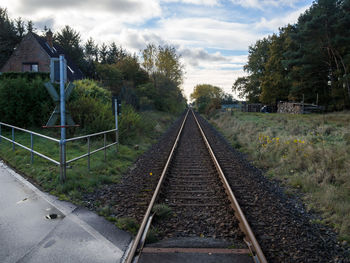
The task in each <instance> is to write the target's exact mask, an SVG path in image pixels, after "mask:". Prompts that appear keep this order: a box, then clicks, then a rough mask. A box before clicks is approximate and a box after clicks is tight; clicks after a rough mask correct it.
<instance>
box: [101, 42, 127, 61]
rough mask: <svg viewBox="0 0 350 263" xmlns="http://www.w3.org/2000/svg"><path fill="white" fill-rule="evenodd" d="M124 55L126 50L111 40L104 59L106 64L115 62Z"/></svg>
mask: <svg viewBox="0 0 350 263" xmlns="http://www.w3.org/2000/svg"><path fill="white" fill-rule="evenodd" d="M126 56H127V52H126V51H124V50H123V48H122V47H118V46H117V45H116V43H115V42H112V44H111V45H110V46H109V49H108V52H107V58H106V61H107V63H108V64H115V63H117V62H118V61H120V60H122V59H124V58H125V57H126Z"/></svg>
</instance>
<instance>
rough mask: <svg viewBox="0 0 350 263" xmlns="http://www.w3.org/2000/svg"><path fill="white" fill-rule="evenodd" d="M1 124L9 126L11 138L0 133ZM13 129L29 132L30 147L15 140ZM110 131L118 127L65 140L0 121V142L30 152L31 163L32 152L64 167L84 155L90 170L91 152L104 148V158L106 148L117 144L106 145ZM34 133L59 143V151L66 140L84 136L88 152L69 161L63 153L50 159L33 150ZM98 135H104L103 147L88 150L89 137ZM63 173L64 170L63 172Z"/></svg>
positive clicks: (114, 130) (116, 142)
mask: <svg viewBox="0 0 350 263" xmlns="http://www.w3.org/2000/svg"><path fill="white" fill-rule="evenodd" d="M2 126H4V127H8V128H10V129H12V139H11V138H8V137H5V136H3V135H2V133H1V132H2V131H1V127H2ZM14 130H19V131H22V132H26V133H28V134H30V136H31V139H30V140H31V147H30V148H29V147H27V146H24V145H23V144H21V143H18V142H16V141H15V136H14ZM111 132H118V129H112V130H107V131H102V132H97V133H93V134H88V135H84V136H79V137H75V138H70V139H67V140H59V139H56V138H52V137H50V136H46V135H43V134H40V133H37V132H33V131H30V130H27V129H23V128H20V127H16V126H14V125H10V124H7V123H3V122H0V142H1V138H3V139H5V140H6V141H9V142H10V143H12V144H13V150H15V145H17V146H19V147H21V148H23V149H25V150H27V151H29V152H31V163H33V156H34V154H36V155H38V156H40V157H42V158H44V159H46V160H48V161H50V162H52V163H54V164H56V165H60V166H64V167H65V166H66V165H67V164H69V163H72V162H74V161H77V160H80V159H82V158H84V157H87V158H88V170H90V156H91V155H92V154H95V153H97V152H99V151H102V150H104V152H105V153H104V159H105V160H106V150H107V148H109V147H111V146H113V145H116V144H118V141H115V142H112V143H110V144H108V145H107V144H106V137H107V133H111ZM34 135H35V136H38V137H41V138H44V139H47V140H51V141H54V142H57V143H59V147H60V148H61V149H60V152H61V151H62V147H65V144H66V143H67V142H71V141H76V140H80V139H86V138H87V139H88V152H87V153H85V154H83V155H81V156H78V157H75V158H73V159H71V160H69V161H66V160H65V158H66V157H65V154H64V158H63V159H62V156H61V158H60V161H56V160H54V159H52V158H50V157H48V156H46V155H45V154H42V153H39V152H37V151H34V149H33V147H34V145H33V136H34ZM99 135H104V136H103V137H104V138H103V143H104V145H103V147H101V148H98V149H96V150H93V151H90V147H91V144H90V138H91V137H94V136H99ZM63 144H64V146H63ZM64 174H65V172H64ZM64 178H65V175H64Z"/></svg>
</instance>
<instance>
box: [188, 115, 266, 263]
mask: <svg viewBox="0 0 350 263" xmlns="http://www.w3.org/2000/svg"><path fill="white" fill-rule="evenodd" d="M191 111H192V114H193V116H194V119H195V120H196V122H197V125H198V128H199V130H200V132H201V134H202V137H203V140H204V142H205V144H206V146H207V148H208V150H209V153H210V156H211V158H212V160H213V162H214V164H215V167H216V170H217V171H218V173H219V175H220V179H221V182H222V183H223V186H224V188H225V191H226V194H227V195H228V197H229V199H230V201H231V206H232V208H233V210H234V211H235V216H236V217H237V218H238V220H239V226H240V228H241V230H242V231H243V232H244V234H245V238H246V240H245V241H246V243H247V245H248V248H249V249H250V250H251V252H252V253H253V256H254V260H255V262H257V263H267V260H266V258H265V255H264V253H263V251H262V250H261V247H260V245H259V243H258V241H257V240H256V238H255V235H254V233H253V231H252V229H251V228H250V226H249V223H248V221H247V219H246V217H245V215H244V213H243V211H242V209H241V207H240V206H239V204H238V201H237V199H236V197H235V195H234V194H233V191H232V189H231V187H230V185H229V183H228V181H227V179H226V177H225V175H224V173H223V171H222V169H221V166H220V164H219V162H218V160H217V159H216V157H215V154H214V152H213V150H212V148H211V146H210V144H209V142H208V140H207V138H206V136H205V133H204V132H203V129H202V127H201V126H200V124H199V122H198V120H197V117H196V115H195V114H194V112H193V110H192V109H191Z"/></svg>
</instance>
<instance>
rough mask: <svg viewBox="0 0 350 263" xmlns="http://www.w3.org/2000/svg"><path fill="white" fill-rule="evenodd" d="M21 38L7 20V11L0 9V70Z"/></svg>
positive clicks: (11, 23)
mask: <svg viewBox="0 0 350 263" xmlns="http://www.w3.org/2000/svg"><path fill="white" fill-rule="evenodd" d="M20 40H21V38H20V37H19V36H18V34H17V30H16V27H15V25H14V23H13V21H12V20H10V19H9V17H8V13H7V9H6V8H1V7H0V68H1V67H2V66H3V65H4V64H5V63H6V61H7V60H8V58H9V57H10V55H11V54H12V52H13V50H14V48H15V46H16V45H17V44H18V43H19V42H20Z"/></svg>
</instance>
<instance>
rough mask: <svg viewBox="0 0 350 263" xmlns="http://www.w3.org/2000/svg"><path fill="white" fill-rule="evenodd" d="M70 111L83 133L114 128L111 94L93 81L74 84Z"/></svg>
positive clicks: (80, 81) (81, 81)
mask: <svg viewBox="0 0 350 263" xmlns="http://www.w3.org/2000/svg"><path fill="white" fill-rule="evenodd" d="M74 84H75V88H74V89H73V91H72V95H71V99H70V101H69V105H68V109H69V111H70V113H71V115H72V118H73V120H74V122H75V123H76V124H79V125H80V128H81V131H84V132H85V133H94V132H100V131H105V130H110V129H113V128H114V125H115V122H114V116H113V112H112V101H111V94H110V92H109V91H107V90H105V89H104V88H102V87H100V86H98V84H97V83H96V82H94V81H92V80H79V81H76V82H74Z"/></svg>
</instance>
